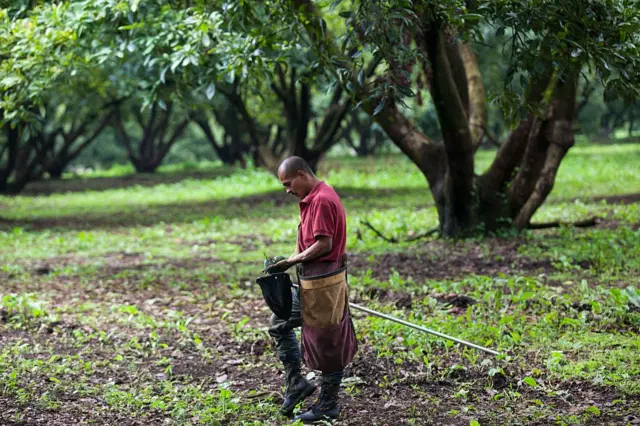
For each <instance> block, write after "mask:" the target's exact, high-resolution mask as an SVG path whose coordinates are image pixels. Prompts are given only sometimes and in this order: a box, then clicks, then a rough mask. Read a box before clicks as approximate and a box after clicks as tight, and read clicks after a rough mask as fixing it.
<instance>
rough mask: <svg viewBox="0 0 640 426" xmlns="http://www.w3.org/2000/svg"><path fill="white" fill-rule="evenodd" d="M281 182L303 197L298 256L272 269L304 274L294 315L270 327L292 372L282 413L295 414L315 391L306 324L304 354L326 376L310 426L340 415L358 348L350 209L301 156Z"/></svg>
mask: <svg viewBox="0 0 640 426" xmlns="http://www.w3.org/2000/svg"><path fill="white" fill-rule="evenodd" d="M278 178H279V179H280V182H282V185H284V187H285V189H286V191H287V193H288V194H292V195H295V196H296V197H298V198H299V199H300V204H299V207H300V224H299V225H298V243H297V247H296V251H295V254H294V255H293V256H291V257H289V258H288V259H286V260H282V261H280V262H278V263H276V264H275V265H271V266H270V267H269V268H268V269H267V271H268V272H269V271H284V270H286V269H288V268H290V267H292V266H294V265H295V266H296V267H297V272H298V274H299V276H300V277H299V286H300V288H299V289H295V288H294V289H293V308H292V312H291V317H290V318H289V320H288V321H285V320H283V319H281V318H278V317H277V316H276V315H275V314H274V315H272V317H271V327H270V329H269V333H270V334H271V336H273V337H274V338H275V341H276V347H277V350H278V358H279V359H280V361H282V362H283V364H284V366H285V371H286V392H285V400H284V403H283V405H282V409H281V410H282V412H283V414H287V415H290V414H291V413H292V412H293V409H294V408H295V406H296V405H297V404H298V403H299V402H301V401H302V400H304V399H305V398H307V397H308V396H310V395H311V394H312V393H313V392H314V391H315V386H313V385H312V384H311V383H309V382H308V381H307V380H306V379H305V378H304V377H302V375H301V374H300V361H301V353H300V348H299V347H298V342H297V340H296V334H295V332H294V331H293V328H295V327H297V326H300V324H302V352H303V353H302V355H303V358H304V361H305V364H306V365H307V366H309V367H310V368H313V369H316V370H320V371H321V372H322V385H321V392H320V398H319V400H318V402H317V403H316V404H315V405H314V406H313V408H312V409H311V410H309V411H307V412H305V413H303V414H301V415H299V416H297V417H296V419H300V420H302V421H303V422H305V423H307V422H314V421H318V420H322V419H327V418H329V419H335V418H337V417H338V415H339V414H340V407H339V406H338V391H339V389H340V383H341V381H342V377H343V371H344V367H345V366H346V365H347V364H348V363H349V362H351V360H352V359H353V356H354V355H355V352H356V350H357V343H356V337H355V331H354V329H353V323H352V321H351V318H350V316H349V304H348V294H347V293H348V292H347V283H346V264H345V263H346V260H345V254H344V252H345V245H346V234H347V232H346V231H347V227H346V216H345V212H344V207H343V206H342V202H341V201H340V197H338V194H336V192H335V191H334V190H333V188H331V187H330V186H329V185H327V184H326V183H325V182H323V181H321V180H319V179H318V178H317V177H316V176H315V174H314V173H313V171H312V170H311V168H310V167H309V165H308V164H307V162H306V161H305V160H303V159H302V158H300V157H289V158H287V159H286V160H284V161H283V162H282V164H281V165H280V168H279V169H278ZM301 307H302V308H301Z"/></svg>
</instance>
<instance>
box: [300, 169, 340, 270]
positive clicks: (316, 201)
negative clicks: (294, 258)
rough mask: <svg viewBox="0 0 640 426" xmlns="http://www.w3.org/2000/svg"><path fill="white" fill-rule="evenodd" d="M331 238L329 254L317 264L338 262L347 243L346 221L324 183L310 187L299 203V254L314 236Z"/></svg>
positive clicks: (330, 191) (311, 242)
mask: <svg viewBox="0 0 640 426" xmlns="http://www.w3.org/2000/svg"><path fill="white" fill-rule="evenodd" d="M318 236H325V237H331V238H332V248H331V252H329V253H328V254H326V255H324V256H322V257H321V258H319V259H316V260H314V262H317V261H325V262H337V261H340V260H342V255H343V254H344V250H345V246H346V244H347V218H346V215H345V212H344V207H343V206H342V202H341V201H340V197H338V194H336V191H334V190H333V188H332V187H331V186H329V185H327V184H326V183H324V181H320V183H318V184H317V185H316V186H314V187H313V189H312V190H311V192H310V193H309V195H307V196H306V197H305V198H304V199H303V200H302V201H300V225H298V251H299V252H300V253H302V252H303V251H305V250H306V249H308V248H309V247H311V246H312V245H313V244H314V243H315V242H316V237H318Z"/></svg>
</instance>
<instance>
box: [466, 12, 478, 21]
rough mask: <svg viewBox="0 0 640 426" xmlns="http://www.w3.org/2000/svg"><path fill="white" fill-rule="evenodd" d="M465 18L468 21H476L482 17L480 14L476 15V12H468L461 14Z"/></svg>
mask: <svg viewBox="0 0 640 426" xmlns="http://www.w3.org/2000/svg"><path fill="white" fill-rule="evenodd" d="M463 17H464V19H465V20H467V21H470V22H477V21H479V20H480V19H482V15H478V14H477V13H468V14H466V15H464V16H463Z"/></svg>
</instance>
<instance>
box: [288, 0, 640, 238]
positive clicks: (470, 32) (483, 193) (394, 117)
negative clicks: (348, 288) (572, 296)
mask: <svg viewBox="0 0 640 426" xmlns="http://www.w3.org/2000/svg"><path fill="white" fill-rule="evenodd" d="M284 4H289V3H288V2H284ZM284 4H283V5H284ZM293 4H294V7H293V8H291V9H290V13H291V17H290V18H289V22H294V21H295V22H297V23H298V24H299V26H300V27H301V28H304V30H305V31H306V33H307V34H308V35H309V40H310V41H311V45H312V46H313V48H314V49H315V50H316V51H317V52H318V57H320V58H321V61H322V64H323V69H326V70H327V73H328V74H331V75H334V76H336V78H337V79H338V80H339V82H340V83H341V84H344V85H345V86H348V87H351V93H352V95H353V96H354V98H355V99H356V100H357V101H358V102H359V105H360V106H361V107H362V108H363V109H364V110H365V111H367V112H368V113H369V114H371V115H372V116H373V117H375V120H376V121H377V122H378V123H379V124H380V125H381V126H382V128H384V130H385V131H386V133H387V135H388V136H389V138H390V139H391V140H392V142H393V143H394V144H396V145H397V146H398V147H399V148H400V149H401V150H402V152H404V153H405V154H406V155H407V156H408V157H409V158H410V159H411V160H412V161H413V162H414V163H415V164H416V166H417V167H418V168H419V169H420V170H421V171H422V172H423V174H424V175H425V177H426V179H427V181H428V184H429V187H430V189H431V192H432V194H433V197H434V199H435V202H436V206H437V208H438V214H439V219H440V229H441V232H442V234H443V235H446V236H462V235H468V234H472V233H477V232H479V231H485V232H486V231H495V230H498V229H501V228H505V227H512V228H515V229H523V228H526V227H527V226H528V225H529V223H530V220H531V218H532V216H533V214H534V213H535V212H536V210H537V209H538V208H539V207H540V206H541V205H542V203H543V202H544V201H545V200H546V198H547V196H548V195H549V193H550V192H551V189H552V188H553V184H554V181H555V176H556V173H557V171H558V168H559V167H560V164H561V162H562V160H563V158H564V157H565V155H566V153H567V151H568V150H569V149H570V147H571V146H572V145H573V143H574V139H573V123H574V119H575V112H576V97H577V91H578V83H579V80H580V77H581V73H582V72H583V70H585V69H590V70H591V71H592V72H593V73H594V74H595V75H596V76H597V77H598V79H599V82H600V83H602V84H603V85H604V86H605V93H606V96H608V97H615V96H625V97H635V96H636V95H637V94H638V88H639V83H640V82H639V77H638V76H640V73H639V72H638V71H639V70H638V66H639V64H640V62H639V59H640V56H639V54H638V46H639V35H638V34H640V33H639V32H638V29H639V28H638V27H639V26H640V19H639V17H640V11H639V10H638V8H637V5H636V3H635V2H633V1H628V0H619V1H607V2H601V1H590V0H571V1H565V2H552V1H540V2H530V1H524V0H522V1H519V0H509V1H497V2H496V1H466V2H465V1H445V2H432V1H409V0H406V1H374V0H359V1H353V2H350V3H349V4H347V2H341V1H340V0H336V1H334V2H333V3H332V4H331V5H328V6H326V7H321V6H320V5H317V4H316V3H315V2H311V1H308V0H295V1H294V2H293ZM331 8H334V10H340V15H341V16H342V17H344V19H345V25H344V27H343V29H342V30H341V32H340V33H338V34H333V33H330V32H329V31H328V29H327V27H326V25H325V24H324V20H323V17H324V16H325V15H326V14H328V13H333V12H331V10H332V9H331ZM480 24H482V26H481V25H480ZM487 25H488V26H491V27H493V29H494V31H495V32H496V33H497V34H498V35H499V36H501V37H503V38H504V39H505V43H504V52H505V53H504V54H505V60H506V61H507V62H508V67H507V70H506V72H505V75H504V81H505V84H504V87H503V88H502V90H501V91H499V92H498V93H494V94H492V100H493V101H494V102H496V103H498V104H500V105H501V106H502V107H503V109H504V111H505V113H506V118H507V121H508V122H509V123H511V125H512V128H511V131H510V133H509V135H508V136H507V137H506V139H505V140H504V141H503V142H502V143H501V144H500V145H501V146H500V149H499V150H498V153H497V155H496V157H495V160H494V161H493V163H492V164H491V166H490V167H489V168H488V169H487V170H486V172H484V173H483V174H481V175H476V174H475V173H474V155H475V153H476V151H477V149H478V147H479V146H480V143H481V142H482V140H483V138H484V137H485V136H486V135H487V128H488V126H489V123H488V114H487V106H486V105H487V98H488V95H487V93H486V90H485V86H484V84H483V78H482V74H481V72H480V68H479V66H478V59H477V56H476V53H475V50H474V42H482V41H483V39H484V38H483V32H482V31H481V28H486V26H487ZM338 41H339V42H338ZM355 49H357V50H362V51H365V52H369V53H370V54H371V55H374V56H375V57H378V58H380V59H381V60H382V61H383V64H384V66H385V69H386V72H385V73H384V74H383V75H378V76H377V77H376V78H374V79H368V80H366V81H364V80H363V79H362V78H361V70H362V68H363V65H362V63H361V62H362V61H359V60H353V59H352V58H353V55H349V52H352V51H354V50H355ZM421 87H425V88H426V90H428V92H429V94H430V98H431V100H432V102H433V105H434V107H435V109H436V112H437V117H438V124H439V127H440V133H441V135H442V139H441V140H435V139H432V138H430V137H428V136H427V135H426V134H425V133H424V132H422V131H420V130H419V129H418V128H417V127H416V125H415V124H414V123H413V122H412V121H411V120H410V119H409V118H408V117H407V116H406V115H405V113H404V108H403V107H402V105H403V103H404V101H405V100H406V99H407V98H409V97H412V96H414V95H415V93H416V91H417V90H420V88H421Z"/></svg>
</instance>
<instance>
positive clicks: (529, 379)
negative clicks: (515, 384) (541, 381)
mask: <svg viewBox="0 0 640 426" xmlns="http://www.w3.org/2000/svg"><path fill="white" fill-rule="evenodd" d="M522 382H523V383H526V384H528V385H529V386H531V387H532V388H535V387H536V386H538V383H537V382H536V381H535V379H534V378H533V377H529V376H527V377H525V378H524V379H522Z"/></svg>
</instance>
